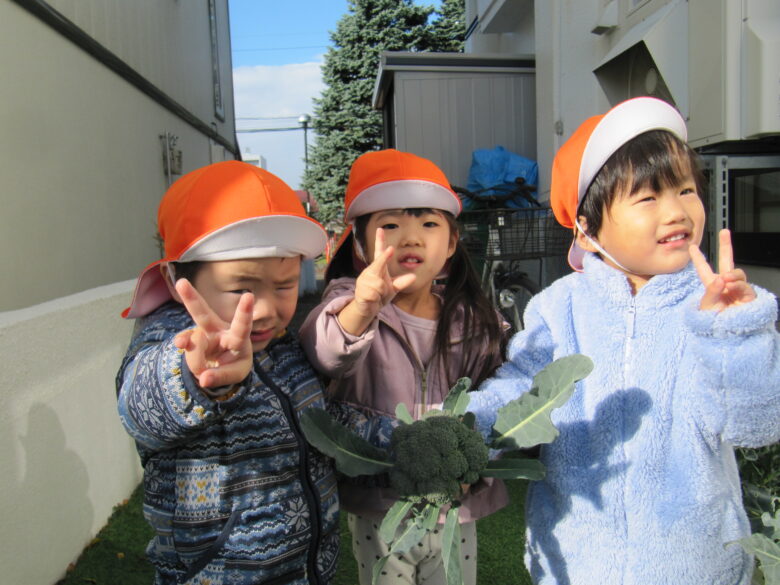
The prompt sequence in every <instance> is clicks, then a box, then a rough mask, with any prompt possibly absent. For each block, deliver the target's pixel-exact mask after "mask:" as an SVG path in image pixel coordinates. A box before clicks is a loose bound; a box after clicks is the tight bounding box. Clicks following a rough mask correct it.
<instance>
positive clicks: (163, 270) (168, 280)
mask: <svg viewBox="0 0 780 585" xmlns="http://www.w3.org/2000/svg"><path fill="white" fill-rule="evenodd" d="M158 268H159V269H160V276H162V279H163V281H164V282H165V286H167V287H168V292H169V293H171V297H173V300H174V301H176V302H177V303H181V302H182V300H181V297H180V296H179V293H178V292H176V287H175V286H174V284H175V283H174V280H173V279H174V273H173V266H171V263H170V262H163V263H161V264H160V266H159V267H158ZM182 304H184V303H182Z"/></svg>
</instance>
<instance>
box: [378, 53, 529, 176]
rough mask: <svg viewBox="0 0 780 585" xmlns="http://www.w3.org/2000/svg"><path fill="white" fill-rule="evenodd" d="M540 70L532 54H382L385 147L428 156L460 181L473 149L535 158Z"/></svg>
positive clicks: (380, 91)
mask: <svg viewBox="0 0 780 585" xmlns="http://www.w3.org/2000/svg"><path fill="white" fill-rule="evenodd" d="M535 76H536V74H535V61H534V58H533V56H523V55H518V56H508V55H484V54H483V55H469V54H464V53H406V52H384V53H382V55H381V60H380V64H379V72H378V74H377V79H376V85H375V87H374V95H373V106H374V108H376V109H379V110H382V112H383V117H384V145H385V147H387V148H397V149H399V150H404V151H408V152H413V153H415V154H418V155H420V156H424V157H426V158H429V159H430V160H432V161H433V162H435V163H436V164H438V165H439V166H440V167H441V168H442V170H443V171H444V172H445V173H446V175H447V178H448V179H449V180H450V182H452V183H454V184H456V185H462V186H465V185H466V179H467V177H468V170H469V166H470V164H471V153H472V151H474V150H475V149H478V148H493V147H495V146H498V145H500V146H503V147H505V148H506V149H508V150H511V151H513V152H516V153H518V154H520V155H522V156H524V157H526V158H530V159H534V160H535V159H536V97H535V96H536V89H535V86H536V80H535Z"/></svg>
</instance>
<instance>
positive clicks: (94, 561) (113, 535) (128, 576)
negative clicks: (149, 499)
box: [57, 481, 531, 585]
mask: <svg viewBox="0 0 780 585" xmlns="http://www.w3.org/2000/svg"><path fill="white" fill-rule="evenodd" d="M506 483H507V486H508V488H509V493H510V498H511V501H510V504H509V505H508V506H507V507H506V508H504V509H503V510H501V511H499V512H496V513H495V514H493V515H492V516H488V517H487V518H483V519H482V520H480V521H479V522H477V534H478V537H477V538H478V546H479V548H478V552H477V554H478V559H479V560H478V564H477V583H478V585H497V584H500V585H530V583H531V579H530V577H529V576H528V573H527V572H526V570H525V567H524V566H523V559H522V557H523V531H524V528H523V524H524V523H523V502H524V501H525V488H526V483H525V482H521V481H508V482H506ZM142 500H143V491H142V488H141V487H140V486H139V487H138V488H137V489H136V490H135V492H134V493H133V495H132V497H131V498H130V499H129V500H128V501H127V502H125V503H123V504H122V505H119V506H117V507H116V508H115V510H114V513H113V514H112V515H111V518H109V520H108V524H107V525H106V526H105V527H104V528H103V530H101V531H100V533H99V534H98V535H97V537H95V539H94V540H93V541H92V543H91V544H90V545H89V546H88V547H87V548H86V549H85V550H84V552H83V553H82V554H81V556H80V557H79V559H78V561H77V562H76V563H75V564H74V565H73V566H72V567H70V568H69V570H68V573H67V575H66V577H65V578H64V579H62V580H61V581H59V582H58V583H57V585H151V583H152V582H153V581H154V570H153V569H152V567H151V565H150V564H149V563H148V562H147V561H146V555H145V549H146V545H147V543H148V542H149V540H150V539H151V538H152V530H151V528H149V526H148V525H147V524H146V521H145V520H144V517H143V513H142V511H141V506H142ZM350 541H351V538H350V534H349V529H348V528H347V517H346V514H342V515H341V557H340V559H339V569H338V572H337V573H336V576H335V578H334V579H333V580H332V581H331V585H357V582H358V581H357V566H356V564H355V559H354V558H353V556H352V546H351V542H350Z"/></svg>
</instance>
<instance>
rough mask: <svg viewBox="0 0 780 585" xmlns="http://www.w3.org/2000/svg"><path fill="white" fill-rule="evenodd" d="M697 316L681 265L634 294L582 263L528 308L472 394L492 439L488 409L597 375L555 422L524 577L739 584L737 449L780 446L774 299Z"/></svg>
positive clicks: (530, 502) (779, 349) (746, 561)
mask: <svg viewBox="0 0 780 585" xmlns="http://www.w3.org/2000/svg"><path fill="white" fill-rule="evenodd" d="M756 292H757V293H758V298H757V299H756V300H755V301H753V302H751V303H747V304H745V305H742V306H738V307H733V308H730V309H727V310H725V311H723V312H721V313H715V312H712V311H701V310H699V309H698V303H699V301H700V300H701V296H702V293H703V288H702V285H701V283H700V282H699V279H698V277H697V275H696V273H695V271H694V270H693V268H692V267H691V266H688V267H687V268H686V269H684V270H682V271H680V272H678V273H675V274H668V275H659V276H655V277H653V278H652V279H651V280H650V281H649V282H648V284H646V285H645V286H644V287H643V288H642V289H641V290H640V291H639V293H638V294H637V295H636V296H633V295H632V294H631V291H630V289H629V287H628V283H627V281H626V278H625V276H624V275H622V273H619V272H618V271H616V270H613V269H612V268H610V267H609V266H607V265H606V264H604V262H602V261H601V260H600V259H598V258H597V257H595V256H593V255H588V256H587V257H586V260H585V271H584V273H581V274H576V273H575V274H571V275H569V276H566V277H564V278H562V279H560V280H558V281H556V282H555V283H553V284H552V285H551V286H550V287H549V288H547V289H546V290H544V291H542V292H541V293H540V294H539V295H537V296H536V297H535V298H534V299H533V300H532V301H531V302H530V303H529V305H528V308H527V312H526V329H525V330H524V331H522V332H520V333H518V334H517V335H516V336H515V337H514V338H513V339H512V340H511V342H510V347H509V350H508V355H509V361H508V362H507V363H505V364H504V365H503V366H502V367H501V368H500V369H499V370H498V372H497V374H496V377H495V378H493V379H491V380H488V381H487V382H486V383H485V384H483V386H482V388H481V390H480V391H478V392H472V393H471V394H470V397H471V402H470V404H469V410H472V411H473V412H474V413H475V414H476V415H477V420H478V425H479V428H480V429H481V430H482V432H484V433H487V432H488V430H489V429H490V428H491V427H492V425H493V422H494V421H495V413H496V410H497V409H498V408H499V407H500V406H502V405H503V404H505V403H506V402H508V401H509V400H511V399H513V398H516V397H517V396H519V395H520V394H521V393H523V392H525V391H527V390H528V388H529V386H530V381H531V378H532V376H533V375H534V374H535V373H536V372H538V371H539V370H540V369H542V368H543V367H544V366H545V365H547V364H548V363H550V361H552V360H554V359H556V358H559V357H562V356H565V355H569V354H573V353H582V354H584V355H587V356H589V357H590V358H592V360H593V362H594V369H593V372H592V373H591V374H590V375H589V376H588V377H587V378H586V379H585V380H583V381H582V382H580V383H578V384H577V386H576V389H575V392H574V395H573V397H572V398H571V400H570V401H569V402H568V403H566V404H565V405H564V406H563V407H561V408H560V409H557V410H555V411H553V415H552V419H553V422H554V423H555V425H556V426H557V427H558V429H559V431H560V435H559V437H558V438H557V439H556V440H555V441H554V442H553V443H551V444H550V445H546V446H544V447H543V449H542V453H541V458H542V461H543V462H544V464H545V465H546V466H547V470H548V472H547V476H546V478H545V479H544V480H543V481H539V482H533V483H532V484H531V486H530V488H529V492H528V499H527V502H526V519H527V550H526V564H527V566H528V568H529V571H530V572H531V575H532V577H533V579H534V582H535V583H537V584H539V585H552V584H557V585H593V584H594V583H598V584H599V585H705V584H706V585H748V584H749V583H750V580H751V573H752V558H751V557H749V556H748V555H746V554H745V553H744V552H743V551H742V549H741V547H740V546H739V545H738V544H729V543H733V541H735V540H737V539H739V538H742V537H744V536H746V535H747V534H748V533H749V527H748V522H747V517H746V515H745V512H744V510H743V506H742V498H741V492H740V481H739V477H738V473H737V467H736V463H735V457H734V452H733V446H759V445H766V444H769V443H772V442H775V441H778V440H780V339H778V333H777V331H776V330H775V320H776V318H777V304H776V299H775V298H774V296H773V295H771V294H770V293H768V292H766V291H764V290H761V289H758V288H756Z"/></svg>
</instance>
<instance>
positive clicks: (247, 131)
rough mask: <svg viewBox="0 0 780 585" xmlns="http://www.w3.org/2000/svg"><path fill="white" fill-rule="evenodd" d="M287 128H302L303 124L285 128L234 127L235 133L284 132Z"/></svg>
mask: <svg viewBox="0 0 780 585" xmlns="http://www.w3.org/2000/svg"><path fill="white" fill-rule="evenodd" d="M288 130H303V126H289V127H287V128H246V129H243V130H239V129H236V134H254V133H256V132H286V131H288Z"/></svg>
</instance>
